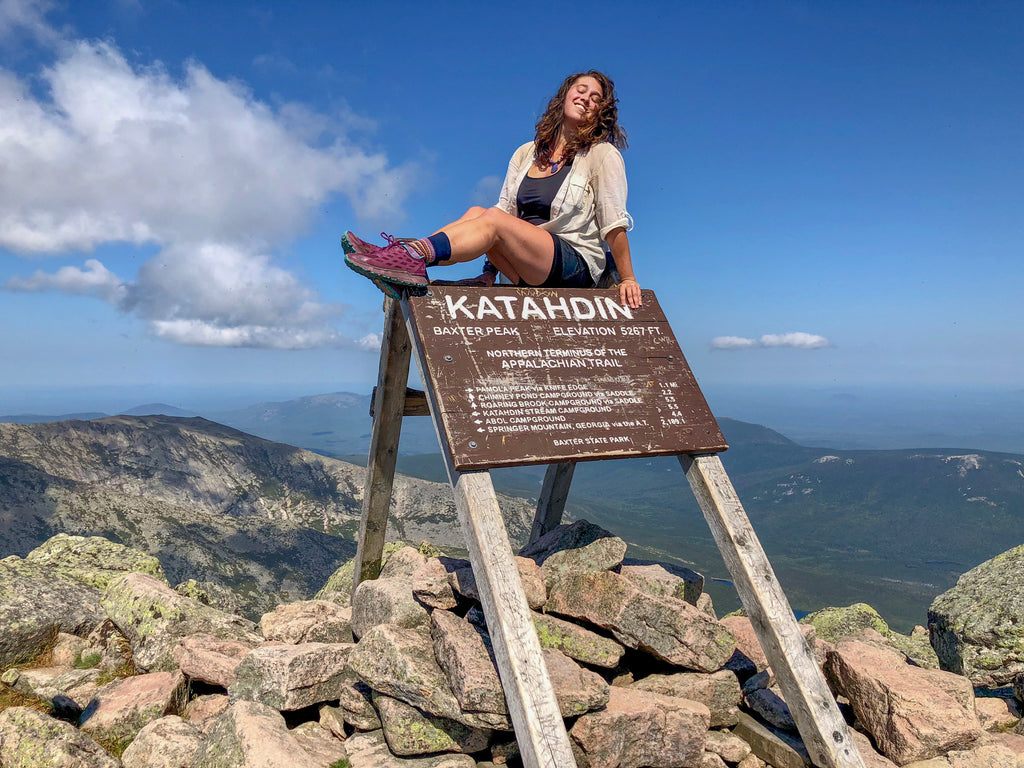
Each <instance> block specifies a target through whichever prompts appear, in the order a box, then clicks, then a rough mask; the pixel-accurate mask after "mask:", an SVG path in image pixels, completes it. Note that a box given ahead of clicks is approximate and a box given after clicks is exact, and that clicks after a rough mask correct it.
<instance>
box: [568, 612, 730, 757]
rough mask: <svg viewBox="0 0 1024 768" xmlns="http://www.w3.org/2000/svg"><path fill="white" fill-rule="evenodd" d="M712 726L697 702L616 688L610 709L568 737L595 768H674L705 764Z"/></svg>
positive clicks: (575, 728)
mask: <svg viewBox="0 0 1024 768" xmlns="http://www.w3.org/2000/svg"><path fill="white" fill-rule="evenodd" d="M680 602H682V601H680ZM687 605H689V603H687ZM710 720H711V713H710V712H709V711H708V708H707V707H705V706H704V705H703V704H698V703H697V702H693V701H686V700H685V699H676V698H672V697H670V696H662V695H660V694H657V693H648V692H647V691H637V690H633V689H631V688H612V689H611V690H610V698H609V700H608V705H607V706H606V707H605V708H604V709H603V710H601V711H598V712H590V713H588V714H585V715H583V716H582V717H580V718H579V719H578V720H577V721H576V724H575V725H573V727H572V730H571V731H570V732H569V735H570V736H571V737H572V739H573V741H574V742H575V743H576V744H577V746H578V747H579V748H580V749H581V750H582V751H583V753H584V754H585V755H586V758H587V761H588V763H589V765H590V767H591V768H617V766H621V768H640V767H641V766H650V768H675V766H680V765H694V764H695V763H696V762H697V761H698V760H699V759H700V757H701V755H702V754H703V752H704V745H705V743H706V741H707V731H708V723H709V722H710Z"/></svg>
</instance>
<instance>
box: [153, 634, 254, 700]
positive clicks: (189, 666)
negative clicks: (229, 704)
mask: <svg viewBox="0 0 1024 768" xmlns="http://www.w3.org/2000/svg"><path fill="white" fill-rule="evenodd" d="M253 647H254V646H253V645H250V644H249V643H242V642H239V641H238V640H219V639H217V638H216V637H212V636H211V635H189V636H188V637H183V638H182V639H181V640H180V641H179V642H178V645H177V646H175V648H174V651H173V652H172V657H173V658H174V663H175V664H177V665H178V667H179V669H181V671H182V672H184V673H185V674H186V675H187V676H188V677H189V679H191V680H199V681H201V682H204V683H209V684H210V685H219V686H220V687H222V688H227V687H229V686H230V685H231V684H232V683H233V682H235V668H236V667H237V666H238V662H240V661H241V660H242V658H243V657H244V656H245V655H246V654H247V653H249V651H251V650H252V649H253Z"/></svg>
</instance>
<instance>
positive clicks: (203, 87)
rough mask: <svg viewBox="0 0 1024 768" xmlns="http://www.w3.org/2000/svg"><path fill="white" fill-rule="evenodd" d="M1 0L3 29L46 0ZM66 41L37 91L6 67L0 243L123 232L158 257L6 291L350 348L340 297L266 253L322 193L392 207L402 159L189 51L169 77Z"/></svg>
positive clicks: (260, 338)
mask: <svg viewBox="0 0 1024 768" xmlns="http://www.w3.org/2000/svg"><path fill="white" fill-rule="evenodd" d="M0 3H2V5H0V8H2V12H0V31H2V30H3V25H4V24H6V25H7V26H8V27H11V26H14V25H15V21H17V24H18V25H20V26H22V27H24V26H26V25H29V24H31V23H35V24H37V25H38V26H40V28H44V27H45V19H44V18H43V17H44V13H43V12H42V11H40V10H39V9H40V8H42V9H43V11H44V10H45V7H43V6H35V5H32V4H30V3H17V2H13V0H0ZM29 11H32V13H30V12H29ZM10 19H15V21H11V20H10ZM19 19H20V20H19ZM60 50H61V53H60V54H59V56H58V58H57V60H56V62H55V63H54V64H53V65H52V66H51V67H49V68H48V69H45V70H44V71H43V72H42V73H41V74H40V75H39V77H38V81H39V82H40V83H41V84H42V85H43V86H44V87H43V88H42V89H39V88H32V87H30V85H29V81H30V80H35V79H36V78H29V77H26V78H25V79H21V78H19V77H18V76H16V75H15V74H13V73H11V72H8V71H5V70H0V114H2V115H3V119H2V120H0V168H2V169H3V183H2V184H0V249H8V250H10V251H13V252H14V253H17V254H20V255H22V256H29V257H30V256H33V255H38V254H52V253H66V252H82V251H91V250H92V249H94V248H95V247H97V246H99V245H102V244H105V243H111V242H127V243H132V244H136V245H143V244H156V245H157V246H159V247H160V253H159V255H158V256H156V257H154V258H152V259H151V260H149V261H147V262H146V263H144V264H143V266H142V267H141V268H140V270H139V273H138V275H137V278H136V279H135V281H134V282H132V281H128V280H123V279H121V278H119V277H118V276H116V275H114V274H113V273H112V272H110V271H109V270H108V269H107V268H106V267H105V266H104V265H103V264H102V263H100V261H98V260H96V259H89V260H87V261H85V264H84V267H83V268H79V267H72V266H68V267H62V268H60V269H59V270H57V271H56V272H54V273H52V274H45V273H43V272H39V271H37V272H36V273H35V274H33V275H31V276H29V277H15V278H11V279H10V280H9V281H8V282H7V284H6V285H5V286H4V287H5V288H7V289H9V290H18V291H42V290H57V291H64V292H68V293H75V294H82V295H90V296H95V297H97V298H100V299H102V300H104V301H107V302H109V303H111V304H114V305H116V306H118V307H119V308H121V309H123V310H125V311H129V312H132V313H134V314H136V315H138V316H139V317H141V318H143V319H145V320H146V321H148V322H149V323H150V327H151V328H152V330H153V332H154V333H155V334H156V335H157V336H158V337H160V338H164V339H167V340H168V341H172V342H175V343H180V344H202V345H221V346H263V347H272V348H281V347H289V348H291V347H302V348H305V347H311V346H322V345H335V344H361V342H355V341H353V340H350V339H347V338H346V337H344V336H342V334H340V333H339V332H338V331H337V330H335V329H334V328H333V327H332V325H331V323H332V320H334V319H336V318H337V316H338V315H339V314H340V313H341V311H342V307H341V306H340V305H328V304H324V303H322V302H321V301H320V300H319V299H318V297H317V295H316V294H315V293H314V292H313V291H312V290H311V289H310V288H308V287H306V286H304V285H303V284H302V283H301V282H300V281H299V280H298V279H297V278H296V277H295V275H293V274H291V273H290V272H287V271H286V270H283V269H280V268H279V267H276V266H274V264H273V263H272V256H271V255H270V254H272V253H273V251H274V249H275V247H277V246H280V245H282V244H285V243H287V242H289V241H290V240H291V239H293V238H295V237H296V236H297V235H299V234H300V233H301V232H302V231H303V229H304V228H305V227H306V226H307V224H308V223H309V220H310V218H311V216H312V215H314V213H315V212H316V210H317V208H318V206H320V205H321V204H322V203H324V201H325V200H327V199H328V198H329V197H330V196H332V195H336V194H342V195H345V196H346V197H347V198H348V200H349V201H350V203H351V205H352V207H353V209H354V210H355V211H356V214H357V215H358V216H360V217H362V218H376V219H384V218H387V219H388V220H389V221H392V222H394V221H396V220H398V219H400V218H401V207H402V204H403V203H404V200H405V197H406V195H407V193H408V190H409V189H410V188H411V186H412V183H413V181H414V176H415V172H416V169H415V167H414V166H412V165H404V166H400V167H394V166H392V165H390V164H389V162H388V159H387V157H386V156H385V155H383V154H381V153H370V152H366V151H364V150H362V149H360V148H359V147H357V146H355V145H353V144H352V143H351V142H350V141H348V140H347V139H346V136H345V133H346V131H348V130H354V129H352V127H351V123H352V121H348V123H349V124H346V118H345V117H344V116H341V117H338V118H335V117H329V116H326V115H322V114H317V113H315V112H313V111H312V110H310V109H309V108H307V107H304V106H302V105H295V104H286V105H283V106H281V107H279V108H278V109H276V110H275V109H272V108H271V107H269V106H267V105H266V104H263V103H261V102H259V101H257V100H256V99H255V98H254V97H253V95H252V93H251V92H250V91H249V90H248V89H247V88H246V87H245V86H244V85H242V84H240V83H237V82H226V81H223V80H220V79H218V78H216V77H214V76H213V75H212V74H211V73H210V72H209V71H208V70H207V69H205V68H204V67H203V66H202V65H201V64H199V63H197V62H190V63H188V64H187V65H186V67H185V73H184V75H183V77H182V78H180V80H179V79H175V78H173V77H172V76H171V75H170V74H169V73H168V71H167V70H166V69H165V68H164V67H163V66H162V65H161V64H160V63H155V64H153V65H151V66H146V67H143V66H136V65H133V64H131V63H129V62H128V60H127V59H126V58H125V56H124V55H123V54H122V53H121V52H120V51H119V50H118V49H117V48H116V47H115V46H114V45H113V44H112V43H109V42H84V41H67V42H66V43H65V44H64V45H62V46H61V47H60ZM41 92H42V93H45V94H46V95H45V96H42V97H40V96H38V95H37V94H38V93H41ZM355 122H359V120H356V121H355ZM362 124H363V126H364V127H365V126H367V125H369V124H368V123H366V121H362Z"/></svg>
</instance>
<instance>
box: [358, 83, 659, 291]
mask: <svg viewBox="0 0 1024 768" xmlns="http://www.w3.org/2000/svg"><path fill="white" fill-rule="evenodd" d="M616 102H617V99H616V98H615V86H614V84H613V83H612V81H611V80H610V79H608V77H606V76H605V75H604V74H602V73H600V72H598V71H596V70H591V71H589V72H585V73H580V74H575V75H570V76H569V77H567V78H566V79H565V81H564V82H563V83H562V86H561V88H559V89H558V93H557V94H555V96H554V97H553V98H552V99H551V101H550V102H549V103H548V107H547V110H546V112H545V113H544V115H543V117H541V119H540V121H539V122H538V123H537V135H536V138H535V139H534V140H533V141H532V142H529V143H528V144H524V145H523V146H522V147H520V148H519V149H518V150H516V152H515V154H514V155H513V156H512V160H511V161H510V162H509V166H508V173H507V174H506V176H505V183H504V185H503V187H502V190H501V197H500V198H499V200H498V205H497V206H496V207H494V208H480V207H475V208H470V209H469V210H468V211H466V213H465V214H463V216H462V217H461V218H460V219H458V220H457V221H454V222H452V223H451V224H448V225H447V226H445V227H442V228H441V229H440V230H439V231H438V232H436V233H434V234H433V235H431V236H430V237H427V238H423V239H420V240H411V239H401V240H399V239H395V238H391V237H388V236H385V237H387V238H388V245H386V246H385V247H383V248H381V247H377V246H374V245H370V244H369V243H366V242H364V241H362V240H360V239H359V238H358V237H356V236H355V235H353V234H352V233H351V232H346V233H345V237H344V238H343V245H345V246H346V248H345V250H346V251H347V252H348V253H347V255H346V257H345V261H346V263H347V264H348V265H349V266H350V267H351V268H352V269H354V270H356V271H357V272H359V273H360V274H363V275H366V276H367V277H369V278H371V279H372V280H373V281H374V282H375V283H377V285H379V286H380V287H381V288H382V289H383V290H384V291H385V292H387V293H389V294H391V295H395V294H396V289H395V288H394V286H399V287H406V288H413V289H415V288H421V287H423V286H426V285H427V284H428V281H427V267H430V266H434V265H443V264H453V263H458V262H466V261H471V260H473V259H476V258H479V257H480V256H483V255H484V254H487V262H485V266H484V270H485V271H484V274H483V275H481V277H480V278H479V279H478V280H477V281H475V282H477V283H483V284H486V285H491V284H493V283H494V279H495V277H496V275H497V272H499V271H500V272H501V273H502V274H503V275H505V277H507V278H508V279H509V280H511V281H512V283H513V284H514V285H519V286H543V287H563V288H592V287H594V286H596V285H597V282H598V280H599V279H600V277H601V274H602V272H603V271H604V268H605V263H606V257H605V252H604V248H603V246H602V242H601V241H602V240H604V241H605V242H606V243H607V244H608V247H609V249H610V251H611V254H612V257H613V258H614V261H615V265H616V267H617V268H618V271H619V277H620V280H621V282H620V283H619V299H620V301H621V302H622V304H623V305H626V306H629V307H632V308H636V307H639V306H640V303H641V295H640V285H639V284H638V283H637V281H636V277H635V275H634V274H633V264H632V261H631V259H630V253H629V240H628V238H627V237H626V231H627V229H628V228H630V227H631V225H632V220H631V219H630V217H629V214H628V213H626V171H625V166H624V165H623V162H622V155H621V154H620V153H619V149H620V148H623V147H625V146H626V134H625V132H624V131H623V130H622V129H621V128H620V127H619V124H618V108H617V107H616Z"/></svg>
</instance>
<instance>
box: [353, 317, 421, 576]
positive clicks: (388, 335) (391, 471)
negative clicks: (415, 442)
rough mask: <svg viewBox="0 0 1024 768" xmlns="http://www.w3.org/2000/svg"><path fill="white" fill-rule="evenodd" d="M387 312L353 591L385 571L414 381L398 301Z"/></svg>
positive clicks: (407, 339) (409, 348)
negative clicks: (405, 413)
mask: <svg viewBox="0 0 1024 768" xmlns="http://www.w3.org/2000/svg"><path fill="white" fill-rule="evenodd" d="M385 316H386V319H385V320H384V339H383V341H382V342H381V348H380V369H379V370H378V372H377V388H376V389H375V390H374V396H373V397H374V402H373V413H374V419H373V433H372V435H371V437H370V456H369V460H368V461H367V463H366V483H365V484H364V485H363V510H362V517H361V518H360V521H359V543H358V545H357V546H356V570H355V575H354V576H353V579H352V591H353V593H354V592H355V589H356V587H358V586H359V582H361V581H366V580H367V579H375V578H377V576H378V574H380V561H381V558H382V556H383V554H384V535H385V533H386V532H387V527H388V508H389V507H390V506H391V489H392V487H393V485H394V481H395V462H396V461H397V460H398V438H399V436H400V435H401V432H402V413H403V411H404V410H405V384H406V382H407V381H408V379H409V357H410V354H411V347H410V344H409V335H408V332H407V331H406V328H405V322H404V321H403V318H402V310H401V307H400V306H399V304H398V302H396V301H393V300H391V299H386V300H385Z"/></svg>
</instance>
